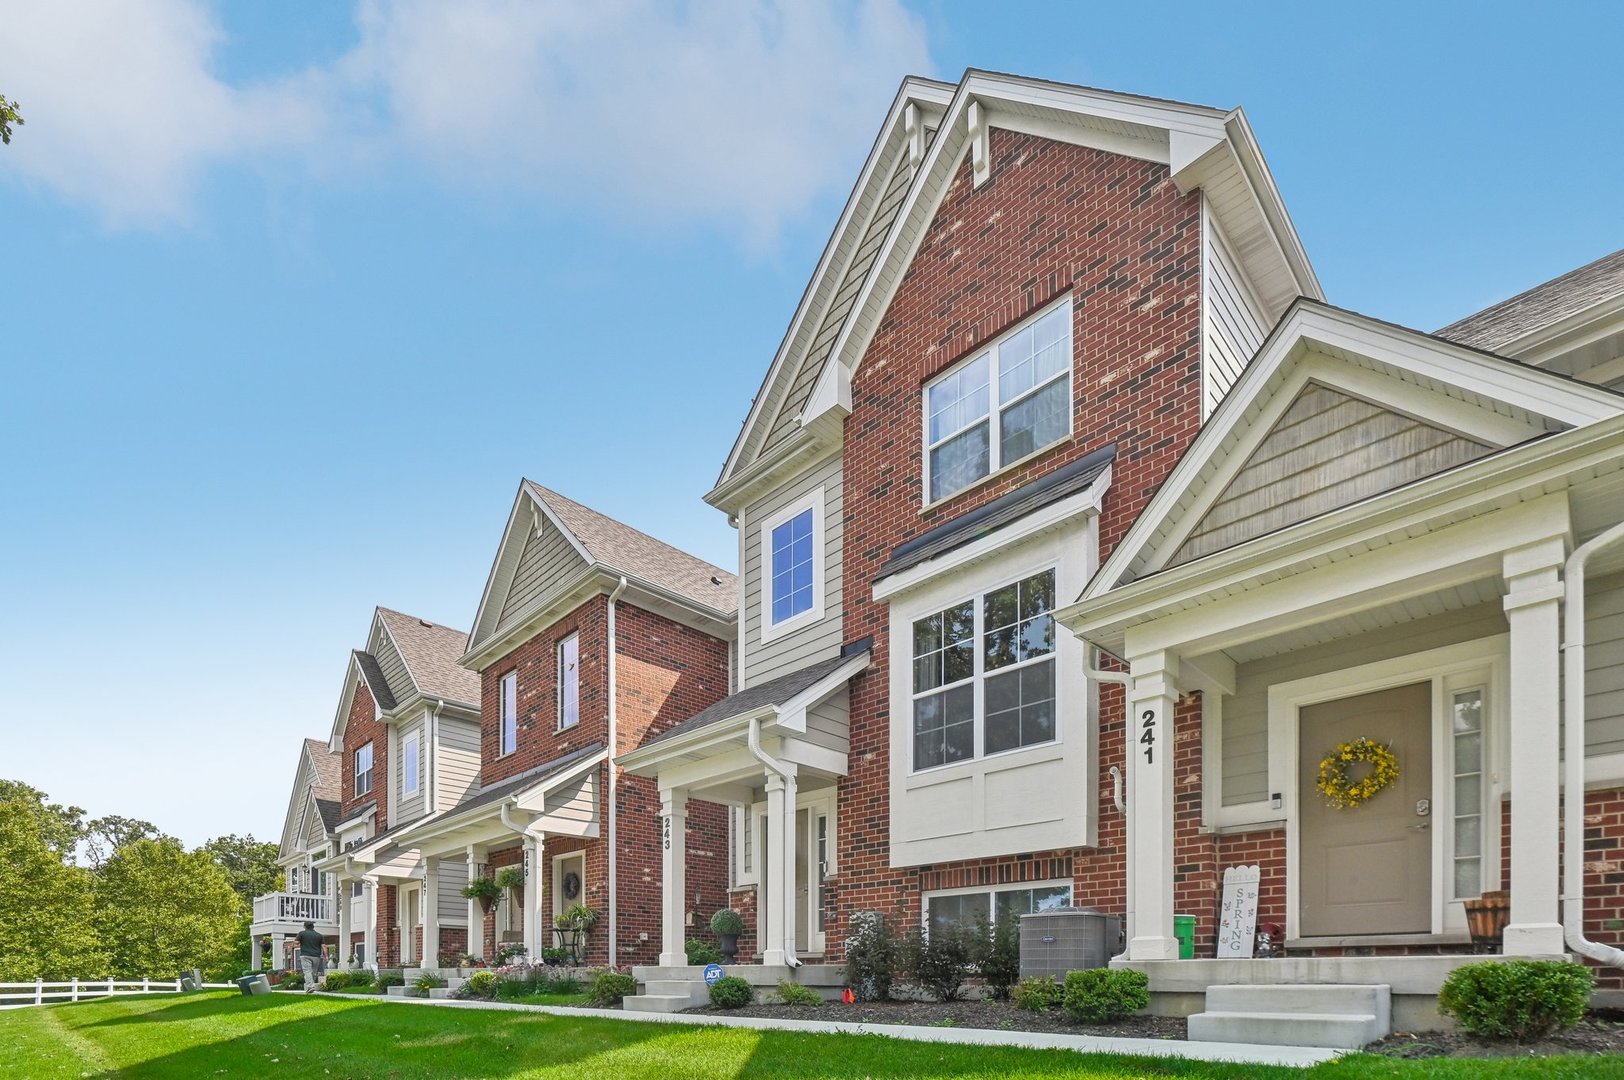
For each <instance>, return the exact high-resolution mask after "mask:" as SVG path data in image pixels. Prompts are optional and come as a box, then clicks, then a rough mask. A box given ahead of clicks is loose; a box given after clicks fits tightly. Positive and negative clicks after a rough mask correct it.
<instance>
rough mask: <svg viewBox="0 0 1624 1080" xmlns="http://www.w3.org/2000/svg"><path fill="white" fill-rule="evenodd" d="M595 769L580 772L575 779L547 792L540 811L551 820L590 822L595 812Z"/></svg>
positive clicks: (559, 821)
mask: <svg viewBox="0 0 1624 1080" xmlns="http://www.w3.org/2000/svg"><path fill="white" fill-rule="evenodd" d="M597 775H598V774H597V771H596V770H593V771H591V772H586V773H582V774H581V775H580V776H579V777H577V778H576V779H575V780H573V781H571V782H570V783H568V784H565V785H564V786H562V787H560V788H558V789H557V790H555V791H550V792H548V793H547V801H546V803H545V804H544V806H543V809H542V812H543V813H544V814H546V816H547V817H548V818H549V819H550V820H551V821H553V822H558V823H562V822H566V821H571V822H579V823H580V824H582V825H588V824H591V822H592V819H593V817H594V815H595V813H596V808H595V803H596V801H597V790H598V787H597V784H596V783H595V781H596V780H597Z"/></svg>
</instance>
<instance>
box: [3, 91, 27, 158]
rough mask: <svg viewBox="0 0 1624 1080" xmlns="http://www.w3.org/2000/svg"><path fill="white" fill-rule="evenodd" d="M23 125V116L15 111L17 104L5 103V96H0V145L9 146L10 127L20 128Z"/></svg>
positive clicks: (13, 102) (12, 102)
mask: <svg viewBox="0 0 1624 1080" xmlns="http://www.w3.org/2000/svg"><path fill="white" fill-rule="evenodd" d="M23 123H24V121H23V114H22V113H20V112H18V111H17V103H16V102H15V101H7V100H6V95H4V94H0V143H4V144H6V145H7V146H10V145H11V129H12V127H13V126H16V127H22V126H23Z"/></svg>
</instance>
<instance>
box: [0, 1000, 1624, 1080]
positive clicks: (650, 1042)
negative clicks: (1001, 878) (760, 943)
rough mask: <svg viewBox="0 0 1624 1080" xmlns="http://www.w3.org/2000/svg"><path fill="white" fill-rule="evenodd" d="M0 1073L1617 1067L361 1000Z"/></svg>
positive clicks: (587, 1078) (170, 1005) (1621, 1070)
mask: <svg viewBox="0 0 1624 1080" xmlns="http://www.w3.org/2000/svg"><path fill="white" fill-rule="evenodd" d="M0 1073H3V1074H4V1075H5V1076H7V1077H14V1078H22V1080H56V1078H59V1077H60V1078H72V1080H81V1078H84V1077H177V1076H178V1077H186V1076H204V1077H213V1076H227V1077H230V1076H237V1077H260V1076H277V1077H284V1076H290V1077H303V1076H311V1077H332V1078H335V1080H337V1078H343V1077H389V1078H397V1077H398V1078H410V1077H448V1076H454V1077H464V1076H466V1077H559V1078H567V1080H592V1078H597V1077H602V1078H604V1080H622V1078H625V1080H638V1078H643V1077H648V1078H662V1080H663V1078H675V1077H694V1078H700V1077H705V1078H711V1077H714V1078H729V1080H731V1078H735V1077H756V1076H773V1077H874V1078H882V1077H899V1078H900V1077H912V1078H926V1080H929V1078H946V1077H987V1078H997V1080H1019V1078H1024V1077H1061V1076H1064V1077H1072V1078H1078V1080H1127V1078H1138V1077H1161V1076H1184V1077H1213V1078H1219V1080H1222V1078H1238V1077H1246V1078H1249V1080H1250V1078H1255V1080H1275V1078H1285V1077H1312V1078H1314V1080H1321V1078H1326V1080H1367V1078H1375V1077H1401V1078H1421V1077H1427V1078H1431V1077H1438V1078H1446V1080H1453V1078H1460V1077H1478V1076H1493V1077H1516V1078H1522V1077H1573V1078H1575V1080H1577V1078H1580V1077H1583V1078H1587V1080H1588V1078H1593V1077H1595V1078H1599V1077H1620V1078H1624V1058H1610V1059H1597V1058H1547V1059H1544V1060H1540V1061H1528V1060H1524V1061H1499V1062H1494V1063H1479V1062H1442V1063H1433V1062H1400V1061H1392V1060H1388V1059H1384V1058H1372V1057H1363V1056H1357V1055H1356V1056H1353V1057H1349V1058H1344V1059H1343V1060H1341V1061H1338V1062H1334V1063H1330V1064H1327V1065H1322V1066H1320V1067H1319V1068H1316V1069H1313V1070H1310V1071H1307V1072H1302V1071H1297V1070H1292V1069H1271V1068H1262V1067H1259V1066H1251V1065H1248V1066H1225V1065H1212V1064H1208V1063H1205V1062H1197V1061H1188V1062H1187V1061H1178V1060H1170V1059H1159V1058H1154V1059H1153V1058H1124V1057H1110V1056H1098V1055H1088V1056H1085V1055H1080V1054H1076V1053H1072V1052H1069V1051H1053V1050H1005V1049H996V1048H988V1047H968V1046H943V1045H939V1044H931V1043H910V1042H904V1041H902V1040H900V1039H892V1038H887V1037H885V1036H879V1035H803V1034H800V1033H797V1032H778V1031H750V1030H741V1029H732V1028H705V1027H697V1026H694V1027H690V1026H686V1025H684V1026H669V1025H664V1024H648V1023H637V1022H633V1021H625V1020H616V1019H612V1018H607V1017H606V1018H604V1019H601V1020H600V1019H597V1018H591V1019H579V1018H575V1017H555V1016H548V1015H545V1014H540V1013H524V1012H517V1011H495V1010H472V1009H441V1008H434V1007H429V1006H420V1005H401V1004H391V1003H389V1002H383V1001H378V1000H376V999H372V1000H368V999H367V998H364V997H339V996H330V995H317V996H313V997H304V996H303V995H290V994H273V995H271V996H268V997H254V998H245V997H240V996H237V995H235V994H227V993H220V992H212V993H203V994H194V995H190V996H187V997H185V998H176V997H126V998H115V999H110V1000H103V1001H94V1002H87V1003H81V1004H78V1005H60V1006H49V1007H46V1008H41V1009H17V1010H11V1011H6V1012H0Z"/></svg>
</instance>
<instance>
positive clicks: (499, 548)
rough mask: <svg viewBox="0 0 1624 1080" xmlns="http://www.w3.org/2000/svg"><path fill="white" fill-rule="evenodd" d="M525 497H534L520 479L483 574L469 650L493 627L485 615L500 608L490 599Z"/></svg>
mask: <svg viewBox="0 0 1624 1080" xmlns="http://www.w3.org/2000/svg"><path fill="white" fill-rule="evenodd" d="M527 497H528V498H529V499H530V500H531V501H534V498H535V497H534V496H532V495H530V487H529V485H528V484H526V483H525V482H524V481H522V480H521V481H520V482H519V490H518V492H517V493H516V494H515V495H514V496H513V507H512V509H510V510H509V511H508V519H507V524H506V525H505V526H503V528H502V540H501V542H500V543H498V544H497V545H496V558H495V559H493V560H492V561H491V572H490V573H489V574H487V575H485V591H484V592H482V593H480V596H479V608H478V610H476V611H475V612H474V623H473V629H472V631H471V632H470V633H469V635H468V648H469V651H472V650H474V649H476V648H478V647H479V645H480V643H481V641H482V639H483V638H484V637H485V636H487V635H488V634H489V632H490V631H491V630H492V629H494V627H489V626H487V625H486V623H487V616H494V615H495V614H496V613H497V612H499V611H500V610H501V608H500V605H497V606H495V607H493V606H492V601H493V600H494V598H495V594H496V592H497V583H496V579H497V578H498V577H499V576H502V573H503V571H502V556H503V555H504V554H505V553H506V552H507V547H508V542H509V540H510V539H511V538H512V536H513V530H514V527H515V526H516V525H517V524H518V522H519V520H520V517H519V511H520V510H521V509H523V508H524V506H525V502H526V498H527ZM528 538H529V534H528V533H527V534H526V539H528ZM517 566H518V560H517V559H515V560H514V565H513V567H512V568H509V570H508V571H507V574H506V576H507V578H508V581H507V582H504V583H503V584H502V586H501V591H502V592H503V593H504V594H505V593H506V591H507V586H508V584H509V583H511V580H512V576H513V572H514V570H515V569H516V568H517Z"/></svg>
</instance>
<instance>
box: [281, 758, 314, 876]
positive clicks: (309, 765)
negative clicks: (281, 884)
mask: <svg viewBox="0 0 1624 1080" xmlns="http://www.w3.org/2000/svg"><path fill="white" fill-rule="evenodd" d="M315 767H316V765H315V762H313V761H311V760H310V747H309V745H307V744H306V743H303V742H301V743H300V744H299V763H298V765H296V766H294V769H293V790H292V791H290V792H288V809H287V812H286V813H285V814H283V815H282V839H281V842H280V843H278V844H277V850H278V857H279V858H280V857H281V856H282V855H283V854H285V853H286V852H287V851H288V850H289V848H290V847H291V846H292V840H293V838H294V837H296V836H297V835H298V830H297V829H295V828H294V827H293V818H294V815H295V814H296V813H297V812H298V810H297V807H298V805H299V792H300V790H301V789H308V788H309V787H310V779H309V778H310V777H311V776H312V775H314V771H315Z"/></svg>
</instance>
